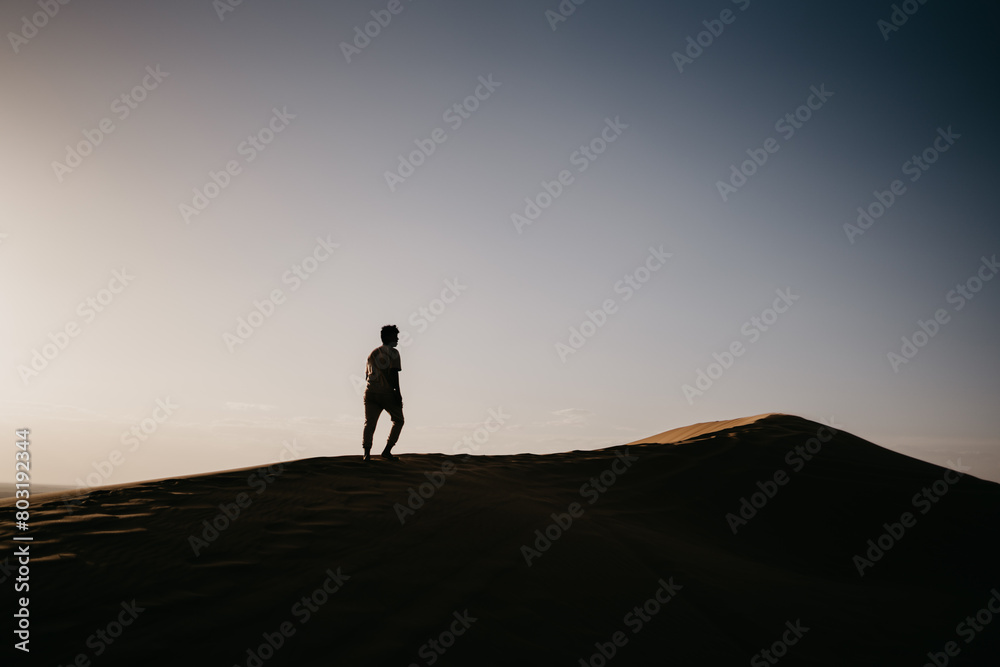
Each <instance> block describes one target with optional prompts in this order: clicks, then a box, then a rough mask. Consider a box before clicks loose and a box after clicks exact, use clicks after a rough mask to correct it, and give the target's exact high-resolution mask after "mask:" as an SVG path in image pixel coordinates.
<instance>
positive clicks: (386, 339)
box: [380, 324, 399, 347]
mask: <svg viewBox="0 0 1000 667" xmlns="http://www.w3.org/2000/svg"><path fill="white" fill-rule="evenodd" d="M380 335H381V336H382V344H383V345H391V346H392V347H396V344H397V343H399V329H398V328H396V325H395V324H387V325H385V326H384V327H382V332H381V334H380Z"/></svg>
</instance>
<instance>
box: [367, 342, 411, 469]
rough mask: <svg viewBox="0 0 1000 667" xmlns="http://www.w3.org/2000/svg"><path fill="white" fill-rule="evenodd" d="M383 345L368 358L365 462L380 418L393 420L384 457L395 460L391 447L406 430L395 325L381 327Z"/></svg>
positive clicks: (383, 453)
mask: <svg viewBox="0 0 1000 667" xmlns="http://www.w3.org/2000/svg"><path fill="white" fill-rule="evenodd" d="M381 336H382V344H381V345H380V346H378V347H376V348H375V349H374V350H372V353H371V354H369V355H368V365H367V366H366V368H365V379H366V380H367V381H368V386H367V387H366V388H365V432H364V440H363V441H362V446H363V447H364V448H365V458H364V460H365V461H370V460H371V450H372V436H374V435H375V425H376V424H377V423H378V418H379V415H381V414H382V411H383V410H385V411H386V412H388V413H389V416H390V417H391V418H392V430H391V431H389V439H388V440H387V441H386V443H385V449H384V450H382V456H384V457H385V458H387V459H390V460H395V459H396V457H395V456H393V455H392V453H391V451H392V447H393V445H395V444H396V441H397V440H399V432H400V431H402V430H403V395H402V393H400V391H399V371H401V370H402V367H401V366H400V363H399V350H397V349H396V345H398V344H399V329H397V328H396V325H394V324H387V325H385V326H384V327H382V332H381Z"/></svg>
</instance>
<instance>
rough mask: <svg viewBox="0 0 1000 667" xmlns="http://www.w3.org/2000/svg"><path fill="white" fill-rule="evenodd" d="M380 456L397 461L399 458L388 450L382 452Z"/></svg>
mask: <svg viewBox="0 0 1000 667" xmlns="http://www.w3.org/2000/svg"><path fill="white" fill-rule="evenodd" d="M382 458H384V459H387V460H389V461H398V460H399V457H398V456H394V455H392V454H390V453H389V452H382Z"/></svg>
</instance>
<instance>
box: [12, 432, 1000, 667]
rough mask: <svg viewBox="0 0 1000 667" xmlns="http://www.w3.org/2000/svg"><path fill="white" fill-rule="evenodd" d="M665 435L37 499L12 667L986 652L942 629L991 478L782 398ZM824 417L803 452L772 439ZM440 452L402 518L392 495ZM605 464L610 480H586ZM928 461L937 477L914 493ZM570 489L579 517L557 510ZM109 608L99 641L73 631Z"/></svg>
mask: <svg viewBox="0 0 1000 667" xmlns="http://www.w3.org/2000/svg"><path fill="white" fill-rule="evenodd" d="M692 428H694V427H692ZM713 428H720V429H722V430H714V431H713V430H712V429H713ZM680 431H681V434H680V437H681V438H685V437H686V438H689V439H687V440H685V441H683V442H680V443H679V444H633V445H631V446H629V447H628V449H627V451H628V454H629V456H630V457H633V458H634V459H635V460H634V461H632V460H629V459H627V458H624V452H625V451H626V449H625V448H624V447H619V448H612V449H607V450H602V451H596V452H571V453H567V454H558V455H547V456H531V455H519V456H490V457H470V458H465V457H449V456H442V455H412V456H407V455H405V454H404V456H403V460H402V461H401V462H400V463H398V464H391V463H385V462H381V461H377V462H374V463H373V464H371V465H368V466H364V465H363V464H362V463H361V462H360V460H359V457H343V458H320V459H310V460H304V461H296V462H294V463H290V464H285V465H284V468H283V470H282V471H281V474H280V475H278V476H276V477H274V478H273V479H272V480H271V481H270V483H266V480H263V479H262V478H261V477H260V476H259V475H257V476H255V477H253V478H251V479H248V477H249V476H250V475H251V474H255V473H254V471H251V470H243V471H232V472H226V473H219V474H212V475H204V476H199V477H191V478H186V479H171V480H165V481H158V482H151V483H145V484H137V485H133V486H127V487H118V488H114V489H107V490H96V491H91V492H89V493H77V494H75V495H74V494H62V495H60V496H58V497H56V496H51V495H50V496H42V497H39V498H36V499H35V504H34V507H33V517H32V518H33V524H34V527H33V530H32V533H33V534H34V535H35V541H34V542H33V543H32V545H31V552H32V557H33V558H32V570H31V596H32V597H31V612H32V619H33V626H32V627H33V630H34V633H33V641H32V642H31V646H32V655H31V657H32V660H31V662H30V663H29V664H33V665H34V664H37V665H43V664H45V665H57V664H65V665H68V664H70V663H71V662H72V661H73V660H74V659H75V658H76V656H78V655H79V654H85V655H86V657H87V658H89V659H90V660H92V663H91V664H93V665H154V664H164V665H208V664H215V665H220V666H229V665H247V664H249V665H260V664H263V665H268V666H270V665H277V664H283V665H284V664H287V665H400V666H404V667H405V666H406V665H411V664H417V665H428V664H431V663H432V660H433V664H436V665H445V666H447V665H461V666H479V665H569V666H577V665H580V664H581V662H580V660H581V659H583V661H584V662H583V664H593V665H601V664H604V662H603V658H600V657H592V656H594V655H595V653H597V651H599V650H600V648H599V646H603V649H604V650H605V651H606V652H607V653H609V654H610V653H611V650H612V649H614V652H615V654H614V657H613V658H611V659H609V660H607V664H608V665H699V666H701V665H746V664H759V665H766V664H772V663H771V662H769V661H768V660H767V658H766V657H765V656H764V655H763V654H760V652H761V651H763V650H767V651H772V650H774V652H775V653H774V654H770V653H769V655H771V656H772V658H771V659H772V660H775V658H774V657H773V655H775V654H778V655H782V656H783V657H782V659H781V660H780V661H779V662H778V664H781V665H913V666H914V667H919V666H920V665H923V664H925V663H926V662H928V657H927V653H928V652H943V651H944V650H945V646H946V643H947V642H949V641H953V642H955V644H954V647H953V649H957V650H958V655H957V657H952V658H950V664H953V665H959V666H962V665H997V664H1000V658H998V655H1000V614H997V615H996V618H995V619H993V620H992V621H991V622H990V624H988V625H979V626H978V627H979V628H980V630H979V631H975V630H973V629H972V626H966V625H963V626H959V624H960V623H963V619H965V618H966V617H967V616H970V615H972V616H975V615H976V613H977V612H979V610H981V609H983V608H984V607H986V606H987V603H988V602H989V601H990V598H991V596H992V595H993V593H992V592H991V591H993V589H998V590H1000V551H998V546H1000V541H998V538H997V530H998V527H1000V485H997V484H994V483H991V482H985V481H982V480H979V479H977V478H975V477H973V476H972V473H974V471H971V473H970V474H967V475H965V476H963V477H961V478H959V477H957V476H955V474H954V473H948V474H947V475H946V469H944V468H940V467H937V466H934V465H931V464H928V463H923V462H920V461H917V460H914V459H911V458H908V457H905V456H902V455H899V454H896V453H893V452H890V451H888V450H886V449H883V448H881V447H878V446H877V445H874V444H872V443H869V442H866V441H864V440H861V439H859V438H856V437H854V436H852V435H849V434H847V433H837V434H836V435H834V436H833V437H832V439H829V436H830V435H831V432H830V431H829V430H824V428H823V427H822V425H820V424H817V423H814V422H811V421H807V420H804V419H801V418H798V417H792V416H786V415H772V416H764V417H762V418H751V419H748V420H739V421H737V422H720V423H718V424H717V425H714V426H709V427H700V428H697V429H695V431H694V432H696V433H697V434H696V435H693V436H692V435H690V434H686V432H685V430H684V429H681V430H680ZM670 433H675V435H676V433H677V432H668V433H667V434H665V435H664V436H663V437H661V438H659V439H661V440H670V439H671V436H670ZM817 436H822V437H823V438H826V439H828V441H827V442H825V443H821V441H820V440H818V439H817V440H814V441H813V442H812V446H813V448H814V450H815V449H816V447H817V446H818V445H821V447H820V449H819V451H818V453H816V454H815V455H810V456H811V457H812V458H811V460H808V461H807V460H805V458H801V459H800V458H788V459H786V456H789V454H788V453H789V452H790V451H792V452H794V450H795V448H796V447H803V446H806V444H807V442H808V441H809V440H810V438H814V437H817ZM653 439H654V440H655V439H657V437H655V436H654V438H653ZM791 456H792V457H798V455H796V454H792V455H791ZM616 461H617V462H618V463H615V462H616ZM449 464H451V465H455V466H457V470H455V471H453V474H450V475H444V474H441V475H440V476H439V477H438V478H437V481H438V482H440V481H441V480H442V479H444V480H445V481H444V483H443V485H442V486H441V487H440V488H439V489H437V490H436V491H435V492H434V493H433V495H431V497H430V498H428V499H426V500H425V501H424V505H423V507H421V508H419V509H417V510H416V511H415V512H414V513H412V514H409V515H407V516H406V517H404V518H406V522H405V525H404V524H401V523H400V519H399V518H398V516H397V511H396V510H395V509H394V506H395V505H396V504H397V503H399V504H400V506H403V507H405V505H406V503H407V497H408V489H410V488H411V487H412V488H416V487H419V486H420V484H421V483H425V482H427V481H428V479H427V477H426V476H425V473H430V474H431V475H432V476H434V473H440V471H441V470H442V466H448V465H449ZM626 464H627V467H626ZM616 468H617V472H615V469H616ZM449 470H450V468H449ZM609 471H610V472H609ZM778 471H784V473H785V474H786V475H787V478H783V479H785V481H786V483H785V484H784V485H778V484H775V485H774V488H770V487H768V488H770V490H771V491H772V492H773V497H771V498H767V502H766V504H763V507H761V508H760V509H758V510H757V515H756V516H754V517H752V518H750V519H749V520H748V521H747V522H746V523H745V525H744V524H740V525H737V529H738V532H737V533H736V534H734V532H733V530H732V528H731V525H730V523H731V521H728V520H727V516H726V515H727V514H729V513H733V514H737V513H738V512H739V511H740V504H741V502H740V499H741V497H747V498H749V497H750V496H751V495H752V494H754V493H755V492H757V491H759V488H758V486H757V482H761V483H762V484H763V483H764V482H766V481H767V480H773V479H774V476H775V473H776V472H778ZM602 473H603V476H604V480H605V483H607V482H613V483H611V484H610V486H606V487H603V488H605V490H604V491H603V492H600V491H598V490H597V489H596V487H594V486H587V487H585V488H583V489H582V492H581V487H582V485H584V484H585V483H587V482H588V479H590V478H593V477H600V476H601V475H602ZM780 477H781V476H780V475H779V478H780ZM946 477H947V478H948V479H951V480H955V483H954V484H950V483H949V482H947V481H943V482H942V481H940V480H945V479H946ZM935 482H938V484H937V489H938V490H941V489H945V492H944V493H943V494H942V495H941V496H940V497H938V495H937V494H936V493H935V492H934V491H933V490H932V491H930V494H931V495H932V497H933V498H935V501H934V502H931V500H930V499H927V500H921V499H920V498H917V501H918V502H917V503H916V504H915V503H914V496H915V495H916V494H920V493H921V492H922V489H924V488H925V487H926V488H930V489H933V485H934V484H935ZM599 483H600V482H599ZM764 486H767V485H766V484H764ZM431 487H432V485H431V484H426V485H425V486H424V488H423V490H424V492H425V493H427V494H428V495H430V494H429V491H430V489H431ZM258 490H261V491H262V493H257V491H258ZM241 493H245V494H246V496H245V497H243V496H239V494H241ZM73 498H75V499H76V500H77V501H78V504H72V503H68V502H67V499H73ZM239 498H242V499H244V504H246V503H245V500H246V498H249V500H250V503H249V505H247V506H245V507H243V508H241V509H240V514H239V516H238V518H236V519H235V520H230V519H226V520H223V519H222V518H221V516H220V509H219V506H220V504H230V505H232V504H236V503H238V499H239ZM765 498H766V496H765V495H763V492H762V495H760V496H758V497H757V498H756V500H757V502H758V504H762V502H761V501H762V500H764V499H765ZM591 501H593V502H591ZM572 503H579V507H580V508H581V510H582V514H580V512H576V514H578V516H577V517H576V518H573V519H572V525H569V527H568V528H566V529H565V530H564V529H562V528H558V527H557V526H553V525H552V524H553V523H554V519H553V518H552V514H553V513H556V514H557V515H559V514H565V513H567V511H568V509H569V508H570V506H571V504H572ZM414 504H416V503H414ZM2 505H3V506H4V512H3V515H2V516H3V520H4V521H3V524H2V527H0V531H2V533H3V540H2V542H0V545H2V549H3V554H2V555H3V556H4V557H6V556H10V555H11V552H12V548H11V547H10V545H11V544H12V542H11V541H10V535H11V532H12V529H13V527H12V525H11V523H10V518H11V516H12V515H11V513H10V511H9V509H7V508H9V506H10V505H11V501H4V502H3V503H2ZM574 509H575V508H574ZM924 509H926V513H923V510H924ZM230 511H232V508H230ZM904 512H910V513H911V514H912V516H913V519H914V521H912V522H910V524H911V525H910V527H904V528H905V533H903V534H902V536H901V537H899V538H898V539H895V538H893V541H894V542H895V543H894V544H893V545H892V546H891V547H890V548H889V549H888V551H887V552H886V553H885V555H883V556H881V557H880V559H879V560H878V561H877V562H874V563H873V564H872V565H870V566H868V567H866V568H865V569H864V576H863V577H862V576H859V573H858V566H857V564H856V563H855V562H854V556H855V555H864V554H865V552H866V551H868V550H869V545H868V544H867V542H868V540H869V539H873V540H877V539H878V538H879V536H880V535H882V534H883V533H884V532H885V530H886V529H885V528H884V527H883V524H886V523H888V524H893V523H898V522H900V517H901V515H902V514H903V513H904ZM213 517H216V518H217V521H218V522H219V525H225V523H226V522H227V521H228V523H229V524H230V525H229V527H228V528H226V529H224V530H221V531H220V532H219V533H218V535H217V536H215V537H214V540H212V541H208V540H206V542H205V543H204V544H203V545H201V547H200V554H199V555H197V556H196V555H195V553H194V549H193V547H192V544H191V541H190V539H189V536H192V535H194V536H198V537H212V534H211V533H210V534H209V535H207V536H203V533H204V531H205V525H204V524H203V522H204V521H206V520H208V521H209V522H211V521H212V519H213ZM568 518H571V517H562V518H561V519H560V520H561V521H562V522H563V524H564V525H565V524H567V523H568ZM547 527H548V532H549V533H550V536H551V537H554V538H555V539H554V540H551V541H550V542H549V543H548V545H546V543H545V542H542V541H539V543H538V544H537V545H536V540H538V534H536V532H535V531H536V530H541V531H543V532H544V531H545V530H546V528H547ZM889 540H890V538H888V537H884V538H883V544H884V545H887V544H888V542H889ZM522 545H528V546H529V547H531V548H532V549H534V548H536V547H537V552H536V553H535V554H528V557H531V565H530V566H529V565H528V564H527V563H526V555H525V550H522ZM873 555H878V554H873ZM661 580H662V582H663V583H665V584H667V587H668V588H667V589H664V588H663V583H661ZM324 584H325V585H326V587H327V589H328V590H332V591H335V592H333V593H329V594H328V593H327V592H326V591H324V590H323V587H324ZM4 586H5V588H6V587H7V586H10V581H9V580H8V581H7V583H5V584H4ZM317 589H318V590H317ZM656 595H659V596H660V599H661V600H669V601H668V602H666V603H665V604H663V605H661V603H660V602H656V601H655V596H656ZM303 596H307V597H309V596H311V597H312V601H310V602H309V604H311V605H312V610H310V609H309V607H308V606H306V605H304V604H302V598H303ZM133 600H134V601H135V604H136V605H137V608H135V609H123V603H125V607H126V608H127V607H128V606H129V604H131V603H132V601H133ZM993 605H994V608H996V609H1000V600H997V601H995V602H993ZM643 606H645V610H643V609H642V607H643ZM636 607H639V608H640V609H639V610H635V608H636ZM139 608H141V611H140V610H139ZM636 611H638V613H636ZM990 615H991V616H992V613H990ZM133 616H134V619H133V618H132V617H133ZM120 617H121V618H120ZM985 618H986V614H985V613H983V614H981V615H980V620H983V619H985ZM9 619H10V617H9V616H8V623H10V620H9ZM119 619H120V620H125V621H128V622H129V623H130V624H129V625H128V626H126V627H124V628H123V629H122V631H121V634H120V635H118V636H117V638H113V637H111V636H110V635H105V637H107V639H108V640H109V641H111V642H112V643H110V644H107V643H106V642H105V641H104V640H102V639H100V638H99V637H98V636H97V635H95V636H94V637H93V638H91V639H90V640H89V645H88V637H90V636H91V635H94V634H95V633H96V632H97V631H98V630H99V629H102V630H103V631H105V632H108V631H110V632H111V633H117V632H118V630H119V627H118V626H117V625H116V622H117V621H118V620H119ZM786 622H787V625H786ZM109 624H111V627H110V628H109V627H108V626H109ZM283 624H284V628H285V630H286V631H287V634H289V635H290V636H287V637H283V638H281V639H280V641H279V640H278V639H276V637H277V636H278V635H275V634H274V633H280V632H281V628H282V626H283ZM789 628H797V631H796V632H792V631H791V630H789ZM452 631H454V632H455V633H456V634H451V633H452ZM442 633H443V636H442ZM458 633H460V634H458ZM616 633H619V634H617V635H616ZM970 633H971V634H972V636H971V641H966V640H969V639H970ZM265 634H267V635H270V636H271V637H272V641H273V643H275V644H280V648H278V649H277V651H272V650H271V649H270V647H269V646H268V645H267V644H266V643H265V642H266V640H265ZM783 637H784V639H787V640H789V644H784V645H783V644H782V643H781V641H782V638H783ZM615 638H617V640H618V641H619V644H621V646H614V644H613V641H614V639H615ZM432 640H433V641H434V642H435V643H434V644H433V645H432V644H430V643H429V642H431V641H432ZM776 642H778V644H777V645H775V643H776ZM791 642H794V643H791ZM262 644H263V645H264V649H263V652H262V655H263V657H265V658H267V659H266V660H263V661H262V662H260V661H258V659H257V658H255V657H250V656H249V655H248V649H250V650H251V651H253V652H256V653H257V654H258V655H261V651H260V647H261V645H262ZM595 644H597V645H599V646H595ZM98 650H100V651H101V654H100V655H97V652H98ZM272 654H273V655H272ZM597 655H598V656H599V654H597ZM755 656H756V657H755ZM940 657H941V659H943V658H944V657H945V656H944V654H943V653H942V655H941V656H940ZM22 664H23V663H22ZM941 664H943V662H942V663H941Z"/></svg>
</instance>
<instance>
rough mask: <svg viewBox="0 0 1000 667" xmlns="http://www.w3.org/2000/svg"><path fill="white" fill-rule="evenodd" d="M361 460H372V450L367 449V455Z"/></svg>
mask: <svg viewBox="0 0 1000 667" xmlns="http://www.w3.org/2000/svg"><path fill="white" fill-rule="evenodd" d="M361 460H362V461H371V460H372V453H371V450H368V449H366V450H365V455H364V456H363V457H361Z"/></svg>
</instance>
